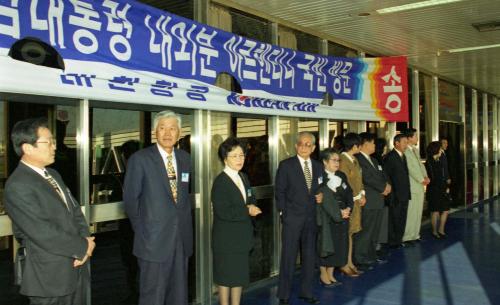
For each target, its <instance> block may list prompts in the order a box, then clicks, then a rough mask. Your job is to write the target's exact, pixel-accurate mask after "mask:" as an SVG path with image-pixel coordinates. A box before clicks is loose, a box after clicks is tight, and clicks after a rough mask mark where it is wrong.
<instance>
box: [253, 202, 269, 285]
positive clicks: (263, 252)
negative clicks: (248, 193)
mask: <svg viewBox="0 0 500 305" xmlns="http://www.w3.org/2000/svg"><path fill="white" fill-rule="evenodd" d="M257 206H258V207H259V208H260V209H261V210H262V214H261V215H259V216H257V217H256V218H255V222H254V224H255V229H254V247H253V249H252V251H251V252H250V281H251V282H255V281H258V280H262V279H265V278H268V277H269V276H270V274H271V269H272V263H273V247H274V242H273V240H274V239H273V231H274V229H273V228H274V226H273V199H272V198H265V199H261V200H258V201H257Z"/></svg>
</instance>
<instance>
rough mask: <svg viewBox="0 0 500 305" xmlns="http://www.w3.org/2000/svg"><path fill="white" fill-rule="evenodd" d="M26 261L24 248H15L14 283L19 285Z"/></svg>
mask: <svg viewBox="0 0 500 305" xmlns="http://www.w3.org/2000/svg"><path fill="white" fill-rule="evenodd" d="M25 261H26V248H25V247H19V249H17V254H16V258H15V260H14V285H18V286H20V285H21V283H22V281H23V271H24V264H25Z"/></svg>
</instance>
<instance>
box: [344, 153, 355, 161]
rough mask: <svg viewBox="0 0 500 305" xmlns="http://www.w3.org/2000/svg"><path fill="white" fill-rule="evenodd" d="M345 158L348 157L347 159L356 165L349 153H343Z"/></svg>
mask: <svg viewBox="0 0 500 305" xmlns="http://www.w3.org/2000/svg"><path fill="white" fill-rule="evenodd" d="M342 154H343V155H344V156H346V157H347V159H349V161H351V162H352V163H354V159H353V158H352V157H351V155H349V154H348V153H346V152H345V151H344V152H343V153H342Z"/></svg>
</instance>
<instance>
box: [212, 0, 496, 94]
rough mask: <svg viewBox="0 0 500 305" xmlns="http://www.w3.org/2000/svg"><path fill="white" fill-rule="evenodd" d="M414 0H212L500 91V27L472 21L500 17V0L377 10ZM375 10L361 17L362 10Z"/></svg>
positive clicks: (480, 21)
mask: <svg viewBox="0 0 500 305" xmlns="http://www.w3.org/2000/svg"><path fill="white" fill-rule="evenodd" d="M419 1H420V0H418V1H415V0H413V1H408V0H212V2H216V3H219V4H222V5H225V6H229V7H234V8H236V9H239V10H242V11H245V12H248V13H251V14H255V15H257V16H261V17H264V18H267V19H270V20H272V21H275V22H278V23H280V24H284V25H288V26H292V27H295V28H296V29H300V30H302V31H306V32H309V33H311V34H314V35H318V36H320V37H322V38H325V39H329V40H332V41H335V42H338V43H341V44H345V45H347V46H349V47H353V48H356V49H358V50H361V51H364V52H366V53H368V54H372V55H377V56H399V55H405V56H407V57H408V63H409V65H411V66H412V67H415V68H417V69H418V70H420V71H423V72H427V73H434V74H437V75H439V76H440V77H442V78H444V79H448V80H451V81H454V82H458V83H461V84H465V85H469V86H471V87H473V88H476V89H479V90H481V91H485V92H488V93H493V94H495V95H497V96H500V47H496V48H490V49H484V50H476V51H468V52H461V53H449V52H446V51H445V50H450V49H455V48H464V47H475V46H484V45H492V44H500V30H496V31H489V32H479V31H478V30H476V29H475V28H474V27H473V26H472V24H476V23H485V22H490V21H500V0H464V1H461V2H455V3H448V4H442V5H438V6H433V7H427V8H420V9H414V10H408V11H404V12H399V13H391V14H384V15H381V14H378V13H376V12H375V10H377V9H381V8H386V7H391V6H396V5H402V4H407V3H414V2H419ZM365 12H368V13H370V15H369V16H366V17H360V16H358V14H359V13H365Z"/></svg>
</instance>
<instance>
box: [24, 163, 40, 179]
mask: <svg viewBox="0 0 500 305" xmlns="http://www.w3.org/2000/svg"><path fill="white" fill-rule="evenodd" d="M21 162H23V164H24V165H26V166H28V167H29V168H31V169H32V170H34V171H35V172H37V173H38V174H39V175H40V176H42V177H45V167H44V168H39V167H36V166H33V165H31V164H29V163H28V162H25V161H24V160H21Z"/></svg>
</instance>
